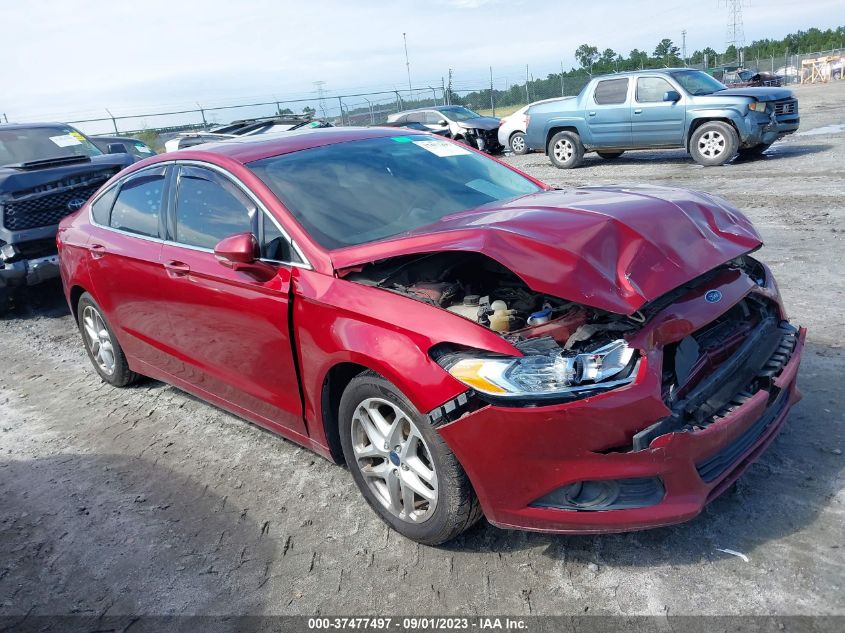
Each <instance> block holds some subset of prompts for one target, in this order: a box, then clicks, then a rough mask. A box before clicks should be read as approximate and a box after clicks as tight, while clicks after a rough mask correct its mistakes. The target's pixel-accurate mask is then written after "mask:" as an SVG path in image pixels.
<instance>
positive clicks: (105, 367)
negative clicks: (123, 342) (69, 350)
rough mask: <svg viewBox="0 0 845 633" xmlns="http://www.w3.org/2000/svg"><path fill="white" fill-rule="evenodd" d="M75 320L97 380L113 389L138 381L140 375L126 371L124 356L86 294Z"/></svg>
mask: <svg viewBox="0 0 845 633" xmlns="http://www.w3.org/2000/svg"><path fill="white" fill-rule="evenodd" d="M76 320H77V322H78V323H79V331H80V332H81V333H82V340H83V341H84V342H85V350H86V351H87V352H88V358H89V359H91V363H92V364H93V365H94V369H95V370H96V371H97V373H98V374H100V378H102V379H103V380H104V381H106V382H107V383H109V384H110V385H114V386H115V387H126V386H127V385H131V384H132V383H133V382H135V381H136V380H138V378H139V375H138V374H136V373H135V372H134V371H132V370H131V369H129V363H128V362H127V361H126V355H125V354H124V353H123V349H122V348H121V347H120V344H119V343H118V342H117V337H116V336H115V335H114V332H113V331H112V329H111V327H110V326H109V324H108V323H107V322H106V318H105V317H104V316H103V311H102V309H101V308H100V306H98V305H97V302H96V301H94V297H92V296H91V295H90V294H88V293H87V292H86V293H85V294H83V295H82V297H80V299H79V306H78V307H77V311H76Z"/></svg>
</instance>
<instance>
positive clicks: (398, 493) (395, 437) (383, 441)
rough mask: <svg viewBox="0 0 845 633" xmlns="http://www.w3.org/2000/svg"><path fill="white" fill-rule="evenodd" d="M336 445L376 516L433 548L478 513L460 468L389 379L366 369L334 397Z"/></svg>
mask: <svg viewBox="0 0 845 633" xmlns="http://www.w3.org/2000/svg"><path fill="white" fill-rule="evenodd" d="M339 421H340V442H341V445H342V446H343V455H344V457H345V458H346V464H347V466H348V467H349V470H350V472H351V473H352V478H353V479H354V480H355V483H356V484H357V485H358V488H359V489H360V490H361V493H362V494H363V495H364V498H365V499H366V501H367V503H368V504H369V505H370V507H371V508H372V509H373V510H374V511H375V512H376V514H378V515H379V517H380V518H381V520H382V521H384V522H385V523H387V524H388V525H389V526H390V527H392V528H393V529H394V530H396V531H397V532H399V533H400V534H402V535H403V536H405V537H407V538H409V539H412V540H414V541H417V542H419V543H424V544H426V545H440V544H441V543H445V542H446V541H449V540H451V539H453V538H455V537H456V536H457V535H458V534H460V533H461V532H463V531H464V530H466V529H468V528H469V527H471V526H472V525H473V524H474V523H475V522H476V521H478V519H480V518H481V509H480V506H479V504H478V499H477V498H476V496H475V492H474V491H473V489H472V485H471V484H470V482H469V478H468V477H467V475H466V473H465V472H464V469H463V468H462V467H461V465H460V463H459V462H458V459H457V458H456V457H455V455H454V453H452V451H451V450H450V449H449V447H448V445H447V444H446V442H445V441H443V438H442V437H441V436H440V434H439V433H438V432H437V430H436V429H435V428H434V426H432V424H431V422H430V421H429V419H428V417H427V416H424V415H421V414H420V413H418V412H417V410H416V408H415V407H414V405H412V404H411V403H410V401H409V400H408V399H407V398H406V397H405V396H404V395H403V394H402V392H400V391H399V390H398V389H397V388H396V387H394V386H393V385H392V384H391V383H390V382H388V381H387V380H385V379H384V378H382V377H381V376H379V375H378V374H376V373H374V372H370V371H366V372H364V373H362V374H360V375H358V376H356V377H355V378H353V379H352V381H351V382H350V383H349V386H348V387H347V388H346V390H345V391H344V392H343V396H342V397H341V399H340V411H339Z"/></svg>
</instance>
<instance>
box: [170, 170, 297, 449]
mask: <svg viewBox="0 0 845 633" xmlns="http://www.w3.org/2000/svg"><path fill="white" fill-rule="evenodd" d="M174 186H175V193H174V197H173V207H174V211H173V213H172V215H171V217H170V219H169V226H168V234H169V241H168V243H166V244H165V245H164V247H163V249H162V256H161V257H162V263H163V265H164V268H165V270H166V271H167V281H166V287H165V289H164V292H163V294H164V296H165V297H166V301H167V313H168V315H169V317H170V323H171V328H172V329H173V332H174V336H173V345H174V348H175V350H176V354H177V356H178V359H179V361H180V362H181V365H182V366H181V371H180V372H179V374H178V376H177V377H178V378H181V379H182V380H184V381H186V382H188V383H190V384H192V385H193V386H195V387H196V388H197V389H199V390H201V391H203V392H205V393H207V394H211V395H212V396H216V397H217V398H219V399H221V400H223V401H224V402H225V403H228V404H230V405H234V407H235V408H238V409H241V410H243V411H245V412H248V413H251V414H253V415H255V416H258V417H260V418H262V419H263V420H264V421H265V423H266V425H267V426H271V427H275V428H277V430H283V429H288V430H292V431H295V432H296V433H300V434H302V435H305V426H304V423H303V420H302V406H301V400H300V395H299V384H298V380H297V375H296V369H295V365H294V355H293V354H294V352H293V348H292V341H291V339H290V330H289V307H290V305H289V299H290V294H289V293H290V288H291V276H292V270H293V266H292V265H291V264H292V263H293V264H299V263H301V260H300V262H291V260H293V259H298V257H297V256H295V255H293V254H292V250H291V248H290V242H289V240H287V238H286V237H285V236H284V233H283V231H281V229H280V228H279V225H278V224H276V222H275V221H274V220H273V219H272V217H271V216H270V215H269V213H268V212H267V211H266V210H265V209H263V207H262V206H261V205H260V203H259V202H258V200H257V198H255V197H253V196H252V195H251V194H249V193H248V192H247V191H246V189H245V187H243V186H241V185H240V184H239V183H237V182H236V181H235V180H234V179H233V178H232V177H231V176H230V175H228V174H227V173H226V172H223V171H221V170H219V169H217V168H211V167H206V166H200V165H199V164H182V165H180V166H179V167H178V173H177V174H176V178H175V180H174ZM248 231H252V232H253V233H254V234H255V235H256V237H257V238H258V239H259V242H260V243H262V244H263V246H262V258H264V259H266V260H268V261H271V263H272V265H273V266H274V267H275V268H276V274H275V276H273V277H272V278H271V279H269V280H259V279H256V278H255V277H253V276H251V275H249V274H247V273H244V272H236V271H234V270H232V269H230V268H227V267H225V266H223V265H222V264H221V263H220V262H219V261H218V260H217V258H216V257H215V255H214V247H215V245H216V244H217V243H218V242H219V241H220V240H222V239H223V238H226V237H229V236H231V235H234V234H236V233H243V232H248Z"/></svg>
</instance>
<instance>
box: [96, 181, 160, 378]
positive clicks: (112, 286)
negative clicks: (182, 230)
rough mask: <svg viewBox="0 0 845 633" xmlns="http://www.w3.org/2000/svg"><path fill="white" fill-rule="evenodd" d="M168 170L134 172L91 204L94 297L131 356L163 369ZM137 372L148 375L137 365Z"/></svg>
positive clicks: (121, 343)
mask: <svg viewBox="0 0 845 633" xmlns="http://www.w3.org/2000/svg"><path fill="white" fill-rule="evenodd" d="M169 182H170V174H169V168H168V167H167V166H162V165H156V166H154V167H150V168H148V169H143V170H141V171H139V172H136V173H134V174H133V175H132V176H130V177H129V178H127V179H126V180H124V181H123V182H122V183H121V184H119V185H118V186H115V187H112V188H111V189H109V190H108V191H106V192H105V193H104V194H102V195H101V196H100V197H99V198H97V200H95V201H94V202H93V204H92V205H91V220H92V222H91V224H92V228H91V239H90V240H89V241H88V257H89V258H90V265H89V269H90V271H91V282H92V284H93V287H94V295H95V298H96V299H97V301H98V302H99V303H100V305H101V307H102V308H103V310H104V311H105V313H106V318H107V319H108V320H109V323H110V324H111V326H112V328H113V329H114V330H115V333H116V335H117V337H118V340H119V341H120V345H121V346H122V347H123V349H124V351H125V352H126V354H127V356H129V357H130V358H132V359H137V360H139V361H141V362H143V363H146V364H148V365H151V366H153V367H156V368H159V369H165V368H166V367H168V366H169V365H170V364H171V360H172V359H171V357H170V354H169V345H168V340H169V338H170V326H169V321H168V319H167V316H166V312H165V310H164V304H163V302H162V297H161V296H160V295H159V292H158V289H159V288H161V286H162V284H163V283H164V282H165V280H166V279H167V277H166V275H165V273H164V268H163V267H162V265H161V249H162V236H163V231H164V208H165V203H166V200H167V191H168V187H169ZM133 369H138V370H139V371H142V372H143V371H144V368H139V367H138V366H137V365H135V366H134V367H133Z"/></svg>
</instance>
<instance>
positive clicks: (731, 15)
mask: <svg viewBox="0 0 845 633" xmlns="http://www.w3.org/2000/svg"><path fill="white" fill-rule="evenodd" d="M724 1H725V6H726V7H727V8H728V34H727V37H726V38H725V40H726V42H725V43H726V44H727V45H728V46H733V47H734V48H735V49H736V53H737V59H738V60H739V59H742V57H741V55H740V53H741V51H742V47H743V46H745V31H744V29H743V27H742V5H743V4H744V3H745V0H724Z"/></svg>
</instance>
